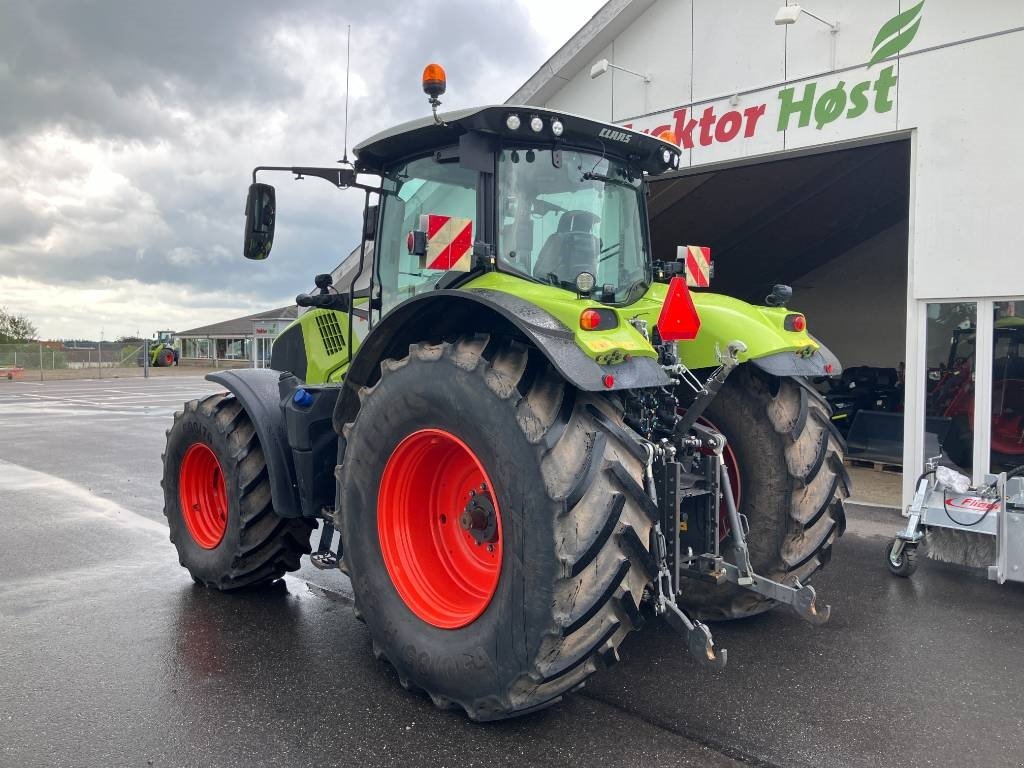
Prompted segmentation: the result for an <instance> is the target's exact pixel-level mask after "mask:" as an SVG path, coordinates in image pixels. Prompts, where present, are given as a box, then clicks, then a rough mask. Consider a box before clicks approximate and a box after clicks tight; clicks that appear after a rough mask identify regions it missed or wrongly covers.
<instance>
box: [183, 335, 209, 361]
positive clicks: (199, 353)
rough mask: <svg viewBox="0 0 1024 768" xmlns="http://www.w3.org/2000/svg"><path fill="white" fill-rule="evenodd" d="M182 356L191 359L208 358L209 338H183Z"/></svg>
mask: <svg viewBox="0 0 1024 768" xmlns="http://www.w3.org/2000/svg"><path fill="white" fill-rule="evenodd" d="M184 356H185V357H187V358H191V359H194V360H195V359H198V360H208V359H210V340H209V339H185V340H184Z"/></svg>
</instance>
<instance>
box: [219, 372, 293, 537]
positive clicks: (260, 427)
mask: <svg viewBox="0 0 1024 768" xmlns="http://www.w3.org/2000/svg"><path fill="white" fill-rule="evenodd" d="M280 377H281V374H280V373H279V372H277V371H272V370H269V369H266V368H238V369H235V370H229V371H218V372H217V373H208V374H207V375H206V379H207V381H213V382H216V383H217V384H220V385H221V386H222V387H224V388H225V389H227V390H228V391H229V392H230V393H231V394H233V395H234V396H235V397H236V398H238V401H239V402H240V403H241V404H242V407H243V408H244V409H245V412H246V413H247V414H248V416H249V419H250V421H252V424H253V427H255V429H256V436H257V437H258V438H259V441H260V447H261V448H262V449H263V455H264V456H265V457H266V461H267V474H268V475H269V479H270V496H271V500H272V501H273V504H274V513H275V514H277V515H278V516H279V517H301V516H302V505H301V503H300V501H299V491H298V487H297V485H296V483H295V468H294V465H293V464H292V456H291V448H290V447H289V445H288V431H287V428H286V425H285V418H284V412H283V411H282V409H281V400H280V394H279V391H278V386H277V384H278V380H279V379H280Z"/></svg>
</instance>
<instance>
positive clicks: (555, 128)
mask: <svg viewBox="0 0 1024 768" xmlns="http://www.w3.org/2000/svg"><path fill="white" fill-rule="evenodd" d="M551 132H552V133H553V134H555V136H556V137H558V136H561V135H562V134H563V133H564V132H565V126H564V125H562V121H561V120H559V119H558V118H557V117H556V118H555V119H554V120H552V121H551Z"/></svg>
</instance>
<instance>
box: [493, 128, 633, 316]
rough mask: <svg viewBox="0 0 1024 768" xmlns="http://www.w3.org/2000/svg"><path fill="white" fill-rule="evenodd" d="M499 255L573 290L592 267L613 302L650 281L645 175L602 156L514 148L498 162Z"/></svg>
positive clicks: (507, 265)
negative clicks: (642, 201) (642, 197)
mask: <svg viewBox="0 0 1024 768" xmlns="http://www.w3.org/2000/svg"><path fill="white" fill-rule="evenodd" d="M498 185H499V200H498V215H499V237H498V260H499V263H500V264H501V266H502V267H503V268H504V269H508V270H511V271H513V272H517V273H519V274H521V275H524V276H526V277H528V278H530V279H532V280H536V281H538V282H542V283H548V284H551V285H557V286H559V287H562V288H566V289H568V290H575V284H576V277H577V275H579V274H580V273H581V272H589V273H591V274H592V275H594V277H595V278H596V284H597V290H596V292H595V293H596V295H598V296H600V295H601V294H602V288H606V289H607V292H608V293H609V294H611V295H613V296H614V298H612V299H611V300H612V302H613V303H617V304H628V303H631V302H633V301H635V300H636V299H638V298H640V296H641V295H643V293H644V291H646V289H647V287H648V286H649V285H650V282H651V269H650V264H649V260H648V256H647V252H646V249H645V239H644V229H643V227H644V224H643V219H642V216H641V207H640V195H641V192H642V183H641V178H640V175H639V173H635V172H633V171H631V170H630V169H629V168H628V167H627V166H626V165H625V164H624V163H622V162H620V161H618V160H614V159H611V158H607V157H602V156H600V155H594V154H589V153H586V152H577V151H573V150H561V151H560V152H559V153H557V154H555V153H553V152H552V151H551V150H548V149H531V148H524V147H521V148H508V147H506V148H505V149H504V150H503V151H502V153H501V156H500V161H499V164H498Z"/></svg>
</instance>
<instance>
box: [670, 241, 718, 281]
mask: <svg viewBox="0 0 1024 768" xmlns="http://www.w3.org/2000/svg"><path fill="white" fill-rule="evenodd" d="M676 258H677V259H680V260H685V261H686V284H687V285H689V286H690V287H692V288H707V287H708V286H710V285H711V249H710V248H708V247H707V246H706V245H680V246H679V247H678V250H677V251H676Z"/></svg>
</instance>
